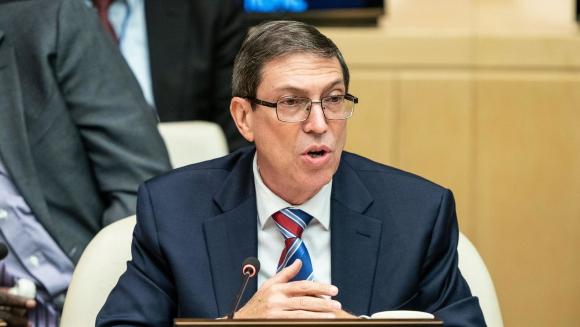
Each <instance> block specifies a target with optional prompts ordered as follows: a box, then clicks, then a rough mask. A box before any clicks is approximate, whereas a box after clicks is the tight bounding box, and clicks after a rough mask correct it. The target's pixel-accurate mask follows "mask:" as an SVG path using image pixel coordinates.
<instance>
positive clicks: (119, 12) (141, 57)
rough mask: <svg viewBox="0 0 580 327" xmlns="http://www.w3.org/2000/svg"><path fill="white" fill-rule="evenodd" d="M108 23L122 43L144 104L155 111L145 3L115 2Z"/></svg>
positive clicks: (120, 0)
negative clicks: (145, 102)
mask: <svg viewBox="0 0 580 327" xmlns="http://www.w3.org/2000/svg"><path fill="white" fill-rule="evenodd" d="M109 21H110V22H111V25H112V26H113V29H114V30H115V33H116V34H117V38H118V39H119V48H120V50H121V53H122V54H123V57H125V60H126V61H127V63H128V64H129V67H131V70H132V71H133V74H134V75H135V77H136V78H137V81H138V82H139V85H140V86H141V90H142V91H143V96H144V97H145V100H147V103H149V104H150V105H151V106H153V107H155V99H154V97H153V85H152V83H151V66H150V65H149V43H148V40H147V23H146V21H145V3H144V1H143V0H116V1H114V2H113V3H112V4H111V6H110V7H109Z"/></svg>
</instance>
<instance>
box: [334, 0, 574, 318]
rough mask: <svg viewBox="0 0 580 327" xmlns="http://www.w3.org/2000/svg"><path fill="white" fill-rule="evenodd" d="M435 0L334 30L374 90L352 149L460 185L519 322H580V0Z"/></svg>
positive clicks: (363, 83)
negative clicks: (577, 10) (578, 3)
mask: <svg viewBox="0 0 580 327" xmlns="http://www.w3.org/2000/svg"><path fill="white" fill-rule="evenodd" d="M427 2H428V3H427ZM427 2H426V1H424V0H392V1H391V0H389V1H387V5H388V6H387V8H388V9H387V16H386V17H385V18H384V19H383V20H382V21H381V25H380V28H376V29H362V28H361V29H344V28H342V29H331V28H326V29H323V33H325V34H326V35H328V36H329V37H330V38H331V39H333V40H334V41H335V43H336V44H337V45H338V46H339V48H340V49H341V51H342V53H343V54H344V56H345V58H346V60H347V62H348V63H349V67H350V68H351V73H352V84H351V91H352V93H353V94H355V95H357V96H359V97H360V98H361V104H360V105H359V106H358V107H357V112H356V113H355V117H354V118H353V120H352V121H350V122H349V140H348V142H347V148H348V149H349V150H351V151H353V152H356V153H360V154H362V155H364V156H368V157H370V158H372V159H374V160H377V161H379V162H382V163H386V164H390V165H394V166H396V167H399V168H402V169H405V170H408V171H411V172H413V173H417V174H419V175H422V176H424V177H426V178H428V179H431V180H433V181H434V182H437V183H439V184H442V185H443V186H445V187H448V188H450V189H451V190H453V192H454V194H455V195H456V199H457V205H458V214H459V216H458V218H459V221H460V227H461V229H462V230H463V231H464V232H466V234H467V235H468V236H469V237H470V239H471V240H472V241H473V243H474V244H475V245H476V247H477V248H478V250H479V251H480V253H481V254H482V256H483V258H484V260H485V262H486V264H487V266H488V268H489V270H490V272H491V275H492V278H493V280H494V282H495V285H496V290H497V293H498V296H499V299H500V305H501V309H502V315H503V318H504V322H505V325H506V326H509V327H528V326H576V325H577V324H578V323H577V322H578V321H580V310H578V309H579V308H580V279H578V278H577V275H578V271H580V200H579V199H580V32H579V30H580V29H579V27H578V25H577V24H576V23H574V21H573V16H574V15H573V12H572V10H573V8H574V5H573V3H574V1H573V0H533V1H529V0H513V1H511V0H510V1H501V0H468V1H464V0H437V1H427ZM383 95H386V96H387V97H388V98H389V99H388V100H386V102H385V97H383Z"/></svg>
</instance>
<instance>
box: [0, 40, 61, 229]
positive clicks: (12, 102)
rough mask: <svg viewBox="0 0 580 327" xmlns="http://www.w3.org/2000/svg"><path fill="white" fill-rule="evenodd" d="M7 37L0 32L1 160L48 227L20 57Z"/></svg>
mask: <svg viewBox="0 0 580 327" xmlns="http://www.w3.org/2000/svg"><path fill="white" fill-rule="evenodd" d="M3 34H4V33H3V32H2V31H0V99H2V101H1V102H0V157H1V158H2V162H3V163H4V165H5V166H6V168H7V170H8V172H9V173H10V177H11V179H12V181H13V182H14V184H15V185H16V187H17V188H18V191H19V192H20V194H21V195H22V196H23V197H24V199H26V202H27V203H28V205H29V206H30V208H31V209H32V211H33V212H34V214H35V216H36V217H37V218H38V219H39V220H40V221H41V222H42V223H43V225H44V226H47V228H48V227H49V226H50V220H49V219H50V215H49V212H48V207H47V206H46V202H45V199H44V195H43V194H42V189H41V187H40V182H39V181H38V179H37V173H36V168H35V167H34V162H33V159H32V153H31V152H30V144H29V143H28V142H29V140H28V134H27V132H26V122H25V118H24V107H23V105H22V101H21V99H22V93H21V90H20V79H19V76H18V69H17V66H16V56H15V53H14V49H13V48H10V47H5V46H4V47H3V46H2V37H3Z"/></svg>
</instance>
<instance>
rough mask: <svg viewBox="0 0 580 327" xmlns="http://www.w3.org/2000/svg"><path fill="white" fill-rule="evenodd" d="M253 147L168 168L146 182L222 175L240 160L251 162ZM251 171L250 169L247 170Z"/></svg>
mask: <svg viewBox="0 0 580 327" xmlns="http://www.w3.org/2000/svg"><path fill="white" fill-rule="evenodd" d="M254 149H255V148H254V147H253V146H248V147H244V148H241V149H239V150H236V151H234V152H232V153H230V154H228V155H226V156H223V157H220V158H216V159H212V160H207V161H202V162H198V163H194V164H191V165H187V166H184V167H180V168H177V169H173V170H170V171H168V172H166V173H163V174H161V175H158V176H156V177H153V178H151V179H150V180H148V181H147V183H158V182H160V181H163V180H167V179H178V180H179V179H181V180H183V179H185V178H190V177H191V176H195V175H200V174H202V175H204V176H211V175H216V174H219V175H224V174H226V175H227V174H229V173H230V172H231V171H232V170H234V168H235V167H236V166H237V165H238V164H239V163H240V162H242V161H244V162H246V163H247V162H248V161H249V162H251V161H252V160H253V155H254ZM249 173H251V171H250V172H249Z"/></svg>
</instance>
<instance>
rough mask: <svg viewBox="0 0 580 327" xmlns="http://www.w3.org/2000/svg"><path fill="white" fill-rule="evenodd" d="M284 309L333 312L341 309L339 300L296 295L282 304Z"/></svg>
mask: <svg viewBox="0 0 580 327" xmlns="http://www.w3.org/2000/svg"><path fill="white" fill-rule="evenodd" d="M283 306H284V309H285V310H304V311H315V312H327V313H333V312H335V311H339V310H340V309H342V305H341V304H340V302H338V301H335V300H329V299H321V298H317V297H312V296H297V297H292V298H289V299H288V300H287V301H285V302H284V304H283Z"/></svg>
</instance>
